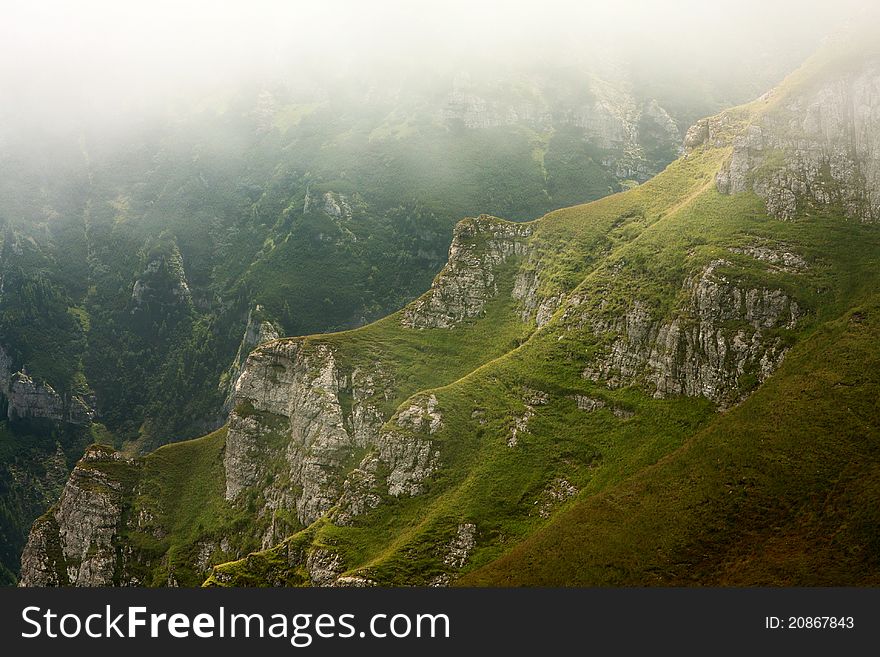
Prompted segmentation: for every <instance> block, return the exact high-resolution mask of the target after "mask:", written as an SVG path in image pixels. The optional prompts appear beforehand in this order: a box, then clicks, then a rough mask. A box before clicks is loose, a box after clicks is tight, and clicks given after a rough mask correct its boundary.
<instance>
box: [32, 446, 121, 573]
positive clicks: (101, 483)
mask: <svg viewBox="0 0 880 657" xmlns="http://www.w3.org/2000/svg"><path fill="white" fill-rule="evenodd" d="M122 461H124V462H126V464H128V465H132V464H133V463H134V461H129V460H127V459H124V458H123V457H122V456H120V455H119V454H118V453H116V452H114V451H113V450H110V449H109V448H105V447H100V446H93V447H90V448H88V449H87V450H86V453H85V454H84V455H83V457H82V459H80V461H79V463H78V464H77V466H76V467H75V468H74V470H73V472H72V473H71V475H70V478H69V479H68V481H67V484H66V485H65V487H64V491H63V492H62V494H61V498H60V499H59V501H58V504H57V505H56V506H55V507H53V508H52V509H50V510H49V511H48V512H47V513H46V514H45V515H43V516H42V517H41V518H39V519H38V520H37V521H36V522H35V523H34V526H33V528H32V529H31V533H30V535H29V537H28V543H27V546H26V547H25V550H24V553H23V554H22V560H21V579H20V585H21V586H58V585H72V586H111V585H113V584H115V583H118V581H119V580H120V578H121V576H122V572H123V569H124V558H123V556H122V555H121V554H120V553H119V552H117V548H116V540H115V539H116V538H117V536H118V535H119V532H120V530H121V528H122V525H123V508H124V498H125V496H126V495H128V494H130V492H131V491H129V490H128V489H127V486H126V483H125V481H123V480H120V479H117V478H115V477H113V476H112V475H111V474H108V472H109V471H112V470H111V469H109V468H106V467H104V466H106V464H112V463H114V462H122Z"/></svg>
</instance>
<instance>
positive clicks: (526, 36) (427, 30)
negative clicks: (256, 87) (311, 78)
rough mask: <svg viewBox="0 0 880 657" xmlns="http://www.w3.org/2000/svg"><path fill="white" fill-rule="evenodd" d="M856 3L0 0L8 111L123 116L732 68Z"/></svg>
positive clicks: (860, 0)
mask: <svg viewBox="0 0 880 657" xmlns="http://www.w3.org/2000/svg"><path fill="white" fill-rule="evenodd" d="M866 4H867V5H870V4H871V3H870V2H866V1H865V0H835V1H833V2H819V1H817V0H781V1H780V0H776V1H774V0H737V1H736V2H726V3H721V2H714V1H711V0H668V1H665V2H662V1H648V0H612V1H606V2H588V1H584V0H577V1H574V0H570V1H560V0H534V1H532V2H528V3H525V2H515V1H511V0H505V1H501V0H467V1H462V0H442V1H440V0H428V1H424V2H419V1H417V0H408V1H405V0H360V1H354V0H311V1H309V2H303V1H298V0H288V1H286V2H285V1H282V0H240V1H229V0H226V1H224V0H66V1H64V0H21V1H10V0H0V12H2V13H0V102H2V104H3V106H2V109H3V110H5V113H6V114H7V115H8V114H15V113H16V112H17V111H19V112H32V111H33V112H37V113H38V114H39V113H43V112H49V113H52V112H55V113H58V112H63V111H72V109H73V108H76V107H85V108H86V111H90V109H89V108H91V109H94V110H96V111H97V110H98V108H105V109H106V108H108V107H113V106H116V105H119V106H126V107H127V108H128V109H129V110H131V108H136V107H139V106H144V107H147V106H149V105H151V104H156V103H161V102H163V101H164V100H165V99H166V98H168V97H171V96H172V95H174V94H179V93H180V92H181V91H189V92H192V93H202V92H203V91H204V90H206V89H210V88H212V87H213V88H217V87H218V86H223V85H230V84H235V83H236V82H237V81H238V80H239V79H252V78H254V77H258V76H264V77H271V76H277V75H282V76H284V77H286V78H288V79H292V78H295V77H296V76H297V75H301V74H303V73H312V74H315V73H316V72H320V71H324V70H327V71H333V72H334V73H335V74H336V75H342V76H344V75H345V74H346V72H348V73H349V74H352V75H353V74H354V71H359V70H362V69H363V68H364V66H367V65H369V66H371V67H372V68H373V69H374V70H378V71H382V70H388V71H393V70H394V69H395V68H396V67H401V66H410V67H411V66H424V67H426V69H430V68H431V67H433V66H442V65H443V64H444V63H448V62H449V61H450V60H451V59H453V58H461V59H463V60H465V61H466V60H468V59H481V58H482V59H485V58H491V59H496V60H509V59H511V58H516V57H527V58H546V59H547V60H548V61H560V62H562V61H567V62H571V61H576V60H577V59H578V58H579V57H584V56H594V55H587V53H590V52H591V51H592V52H596V51H598V52H602V51H603V50H605V49H609V48H611V49H619V50H621V51H631V52H633V53H636V54H638V53H640V52H641V51H649V52H651V53H652V57H653V56H655V53H656V54H657V56H660V57H662V56H669V57H670V58H675V57H678V58H679V60H682V59H683V60H684V62H685V64H683V65H686V64H687V58H694V57H697V56H698V54H699V53H702V56H705V57H707V58H710V59H711V57H712V56H717V55H719V54H724V55H725V56H726V57H728V59H730V60H731V61H735V58H736V54H735V53H734V52H732V51H733V50H734V49H736V48H742V47H744V45H743V44H749V43H752V44H755V45H754V47H768V44H770V45H771V46H772V47H775V48H779V47H785V46H786V44H788V43H789V42H790V43H791V44H792V47H802V44H803V42H804V39H805V38H811V37H812V36H813V35H815V34H818V33H820V32H822V31H824V30H827V29H829V27H830V26H833V25H835V24H837V23H838V22H840V21H841V20H843V19H845V18H846V17H847V16H851V15H852V14H853V12H854V10H855V8H856V7H859V6H862V5H866Z"/></svg>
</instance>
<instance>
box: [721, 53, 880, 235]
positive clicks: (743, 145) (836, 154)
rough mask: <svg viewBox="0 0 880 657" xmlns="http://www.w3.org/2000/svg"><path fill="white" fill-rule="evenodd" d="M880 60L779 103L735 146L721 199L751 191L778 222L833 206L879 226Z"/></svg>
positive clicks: (749, 129) (723, 174) (724, 176)
mask: <svg viewBox="0 0 880 657" xmlns="http://www.w3.org/2000/svg"><path fill="white" fill-rule="evenodd" d="M878 94H880V61H874V62H872V63H871V64H870V65H868V66H865V67H863V68H861V69H860V70H859V71H858V72H853V73H849V74H846V75H842V76H838V77H835V78H834V79H832V80H828V81H825V82H823V83H821V84H816V85H814V86H812V87H810V88H808V89H807V90H805V91H803V92H800V93H797V94H794V95H792V97H790V98H783V99H781V100H780V107H777V108H774V109H772V110H771V111H769V112H767V113H765V114H764V115H763V116H762V118H761V119H760V120H759V121H757V122H756V123H755V124H753V125H751V126H749V128H748V130H747V131H745V132H744V133H742V134H740V135H738V136H737V137H736V138H735V139H734V142H733V154H732V155H731V157H730V159H729V161H728V162H727V164H726V166H725V167H724V169H723V170H722V171H721V172H720V173H719V174H718V176H717V185H718V189H719V191H721V192H722V193H737V192H743V191H746V190H752V191H754V192H755V193H757V194H758V195H759V196H760V197H761V198H763V199H764V201H765V202H766V204H767V211H768V212H769V213H770V214H771V215H773V216H775V217H777V218H779V219H792V218H793V217H794V216H795V215H796V214H797V213H798V212H799V211H802V210H804V209H806V208H808V207H809V206H810V205H820V206H821V205H831V204H836V205H838V206H839V207H841V208H842V209H843V211H844V212H845V214H846V216H847V217H848V218H850V219H853V220H856V221H862V222H876V221H880V105H878V103H877V102H876V98H877V96H878Z"/></svg>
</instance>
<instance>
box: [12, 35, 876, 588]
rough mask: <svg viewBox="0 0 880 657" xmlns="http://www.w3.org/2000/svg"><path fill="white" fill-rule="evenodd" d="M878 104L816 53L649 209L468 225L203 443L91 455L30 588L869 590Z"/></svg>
mask: <svg viewBox="0 0 880 657" xmlns="http://www.w3.org/2000/svg"><path fill="white" fill-rule="evenodd" d="M856 46H858V47H856ZM878 98H880V58H878V53H877V51H876V48H875V47H874V46H873V45H868V46H865V45H864V44H854V45H852V46H851V49H850V50H847V49H840V48H837V49H835V48H829V49H827V50H826V51H824V52H823V53H822V54H820V55H819V56H817V57H816V58H814V60H812V61H811V62H809V63H808V64H807V65H806V66H805V67H804V69H803V70H802V71H799V72H798V73H797V74H795V75H794V76H792V77H791V78H790V79H789V80H787V81H786V82H785V83H783V85H781V86H780V87H779V88H778V89H776V90H775V91H774V92H772V93H770V94H768V95H767V96H765V97H762V98H761V99H759V100H757V101H755V102H754V103H751V104H750V105H746V106H743V107H740V108H736V109H734V110H730V111H728V112H725V113H723V114H721V115H718V116H716V117H712V118H710V119H706V120H704V121H701V122H699V123H698V124H697V125H696V126H695V127H694V128H693V129H691V130H690V131H689V132H688V135H687V138H686V142H685V143H686V146H687V148H688V150H687V153H686V154H685V155H684V156H683V157H681V158H680V159H678V160H677V161H676V162H674V163H673V164H671V165H670V166H669V167H668V168H667V169H666V170H665V171H664V172H663V173H662V174H660V175H658V176H656V177H655V178H653V179H652V180H650V181H649V182H647V183H645V184H644V185H641V186H639V187H637V188H635V189H632V190H630V191H627V192H625V193H621V194H617V195H614V196H610V197H607V198H605V199H602V200H599V201H596V202H594V203H591V204H588V205H583V206H577V207H572V208H568V209H565V210H560V211H556V212H552V213H550V214H548V215H546V216H544V217H543V218H541V219H540V220H538V221H534V222H530V223H519V224H516V223H510V222H505V221H502V220H500V219H496V218H494V217H489V216H481V217H478V218H473V219H466V220H464V221H463V222H461V223H459V224H458V226H457V227H456V229H455V232H454V236H453V241H452V246H451V247H450V250H449V261H448V263H447V265H446V267H445V268H444V270H443V271H442V272H441V273H440V274H439V275H438V276H437V277H436V278H435V280H434V282H433V285H432V287H431V289H430V290H429V291H428V292H427V293H426V294H425V295H423V296H422V297H420V298H419V299H417V300H416V301H414V302H412V303H411V304H409V305H408V306H406V307H405V308H404V309H403V310H401V311H399V312H397V313H395V314H393V315H390V316H388V317H386V318H385V319H382V320H380V321H378V322H376V323H374V324H371V325H369V326H366V327H363V328H361V329H356V330H353V331H347V332H343V333H335V334H326V335H313V336H308V337H300V338H284V339H274V340H271V341H269V342H268V343H266V344H264V345H262V346H260V347H257V348H256V350H254V351H253V352H252V353H251V354H250V356H249V357H248V358H247V360H246V362H245V364H244V366H243V368H242V369H241V372H240V376H238V378H237V382H236V384H235V391H234V395H233V409H232V411H231V413H230V415H229V421H228V423H227V425H226V426H225V427H224V428H223V429H221V430H220V431H218V432H217V433H214V434H211V435H209V436H206V437H205V438H201V439H198V440H195V441H189V442H184V443H179V444H175V445H169V446H166V447H163V448H161V449H159V450H157V451H156V452H154V453H152V454H149V455H147V456H146V457H140V458H128V457H124V456H122V455H120V454H118V453H116V452H113V451H112V450H109V449H107V448H104V447H97V446H96V447H92V448H90V449H89V451H88V452H87V455H86V457H85V458H84V459H83V460H82V461H81V462H80V463H79V465H78V466H77V467H76V468H75V470H74V472H73V475H72V476H71V478H70V479H69V481H68V483H67V484H66V486H65V490H64V492H63V493H62V495H61V498H60V501H59V502H58V504H57V505H55V506H54V507H53V508H52V509H51V510H50V511H49V512H48V513H47V514H45V515H44V516H42V517H41V518H40V519H39V520H38V521H37V522H36V523H35V525H34V528H33V529H32V531H31V535H30V538H29V541H28V545H27V548H26V549H25V552H24V555H23V558H22V584H24V585H40V584H78V585H100V584H131V583H136V584H146V585H163V584H180V585H198V584H201V583H202V582H203V581H206V582H207V583H208V584H211V585H308V584H312V585H351V586H366V585H375V584H379V585H389V584H395V585H403V584H417V585H445V584H450V583H454V582H457V583H461V584H468V583H471V584H487V583H491V584H497V583H504V584H546V583H550V584H609V583H628V584H651V583H688V584H693V583H734V584H740V583H755V582H758V583H786V584H808V583H836V584H863V583H871V582H874V583H876V581H877V580H876V578H877V573H878V570H877V566H878V564H880V544H878V542H877V530H876V527H877V517H876V512H875V511H873V510H872V509H870V508H864V506H863V505H860V504H859V502H858V500H859V499H860V498H864V497H865V496H866V495H869V494H872V491H875V490H876V479H877V465H876V464H877V458H878V455H880V452H878V450H877V447H878V446H877V434H876V428H875V427H874V424H875V420H876V417H877V413H876V411H877V409H876V399H877V396H876V390H877V383H878V381H876V377H875V376H874V375H873V374H872V372H873V368H871V367H870V364H871V363H873V362H874V361H875V360H876V356H875V355H874V351H875V350H874V349H873V345H872V343H873V341H874V340H873V337H874V336H875V335H876V329H877V322H876V317H875V314H876V307H877V304H878V303H880V299H878V298H877V296H876V293H875V290H876V289H877V282H878V281H877V280H876V278H877V273H876V272H877V271H878V269H877V267H876V261H877V253H880V251H878V247H880V243H878V242H880V233H878V232H877V227H876V224H875V223H874V222H875V219H876V218H877V217H878V205H877V197H876V189H877V184H878V181H877V153H878V149H877V141H876V135H877V134H880V133H878V129H880V125H878V123H880V100H878ZM832 566H833V567H832Z"/></svg>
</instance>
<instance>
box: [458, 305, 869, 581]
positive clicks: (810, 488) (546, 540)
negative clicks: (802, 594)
mask: <svg viewBox="0 0 880 657" xmlns="http://www.w3.org/2000/svg"><path fill="white" fill-rule="evenodd" d="M878 334H880V297H878V296H877V295H872V296H871V297H870V298H869V299H868V300H866V301H865V302H864V304H863V305H861V306H859V307H858V308H857V309H856V310H855V311H853V312H851V313H847V314H846V315H844V316H843V317H841V318H839V319H838V320H835V321H832V322H829V323H827V324H825V325H824V326H822V327H821V328H820V329H819V330H818V331H816V333H815V334H813V335H812V336H811V337H810V338H809V339H807V340H805V341H804V342H803V343H802V344H801V345H799V346H798V347H796V348H795V349H794V350H793V351H792V353H791V354H789V356H788V358H787V359H786V361H785V363H784V365H783V367H782V368H781V369H780V371H779V372H778V373H777V374H776V375H775V376H774V377H772V378H771V380H770V381H768V382H767V383H766V384H765V385H764V386H763V387H762V388H761V389H760V390H759V391H758V392H757V393H755V394H754V395H753V396H752V397H750V398H749V399H748V400H747V401H746V402H745V403H743V404H742V405H741V406H739V407H737V408H735V409H734V410H732V411H731V412H730V413H727V414H725V415H722V416H719V417H718V418H717V419H716V420H715V421H714V422H712V423H710V424H709V426H707V427H706V428H705V429H704V430H702V431H700V432H698V433H697V434H696V435H695V436H694V437H693V438H692V439H690V440H688V441H687V442H686V444H685V445H684V446H683V447H682V448H680V449H679V450H676V451H675V452H674V453H672V454H671V455H669V456H668V457H666V458H664V459H662V460H661V461H660V462H658V463H657V465H655V466H653V467H650V468H647V469H645V470H644V471H642V472H640V473H638V474H637V475H635V476H633V477H631V478H629V479H626V480H624V481H622V482H621V483H620V484H618V485H617V486H614V487H612V488H610V489H609V490H607V491H606V492H604V493H603V494H601V495H595V496H584V497H583V498H582V499H581V500H579V501H578V503H577V504H576V505H574V506H573V508H571V509H569V510H568V511H567V512H565V513H563V514H560V515H559V516H558V517H556V518H555V519H554V520H553V522H552V523H551V524H550V525H549V526H548V527H546V528H545V529H543V530H542V531H540V532H538V533H537V534H535V535H534V536H531V537H529V538H528V539H527V540H526V541H524V542H523V543H522V544H521V545H518V546H516V547H515V548H514V549H513V550H512V551H511V552H510V553H509V554H507V555H505V556H504V557H502V558H501V559H498V560H497V561H494V562H492V563H490V564H489V565H487V566H486V567H484V568H482V569H479V570H477V571H475V572H472V573H471V574H470V575H469V576H466V577H465V578H463V579H462V580H461V582H460V583H461V584H465V585H521V586H554V585H555V586H560V585H569V586H576V585H597V584H599V585H645V584H665V585H688V584H694V583H699V584H715V585H789V586H790V585H818V586H821V585H835V586H841V585H871V586H877V585H878V584H880V575H878V572H880V531H878V527H880V509H878V508H877V506H876V505H875V504H873V503H872V502H871V501H872V500H874V499H876V496H877V490H878V486H880V427H878V424H877V418H878V417H880V415H878V411H880V409H878V399H880V357H878V353H877V349H876V341H877V336H878Z"/></svg>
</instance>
